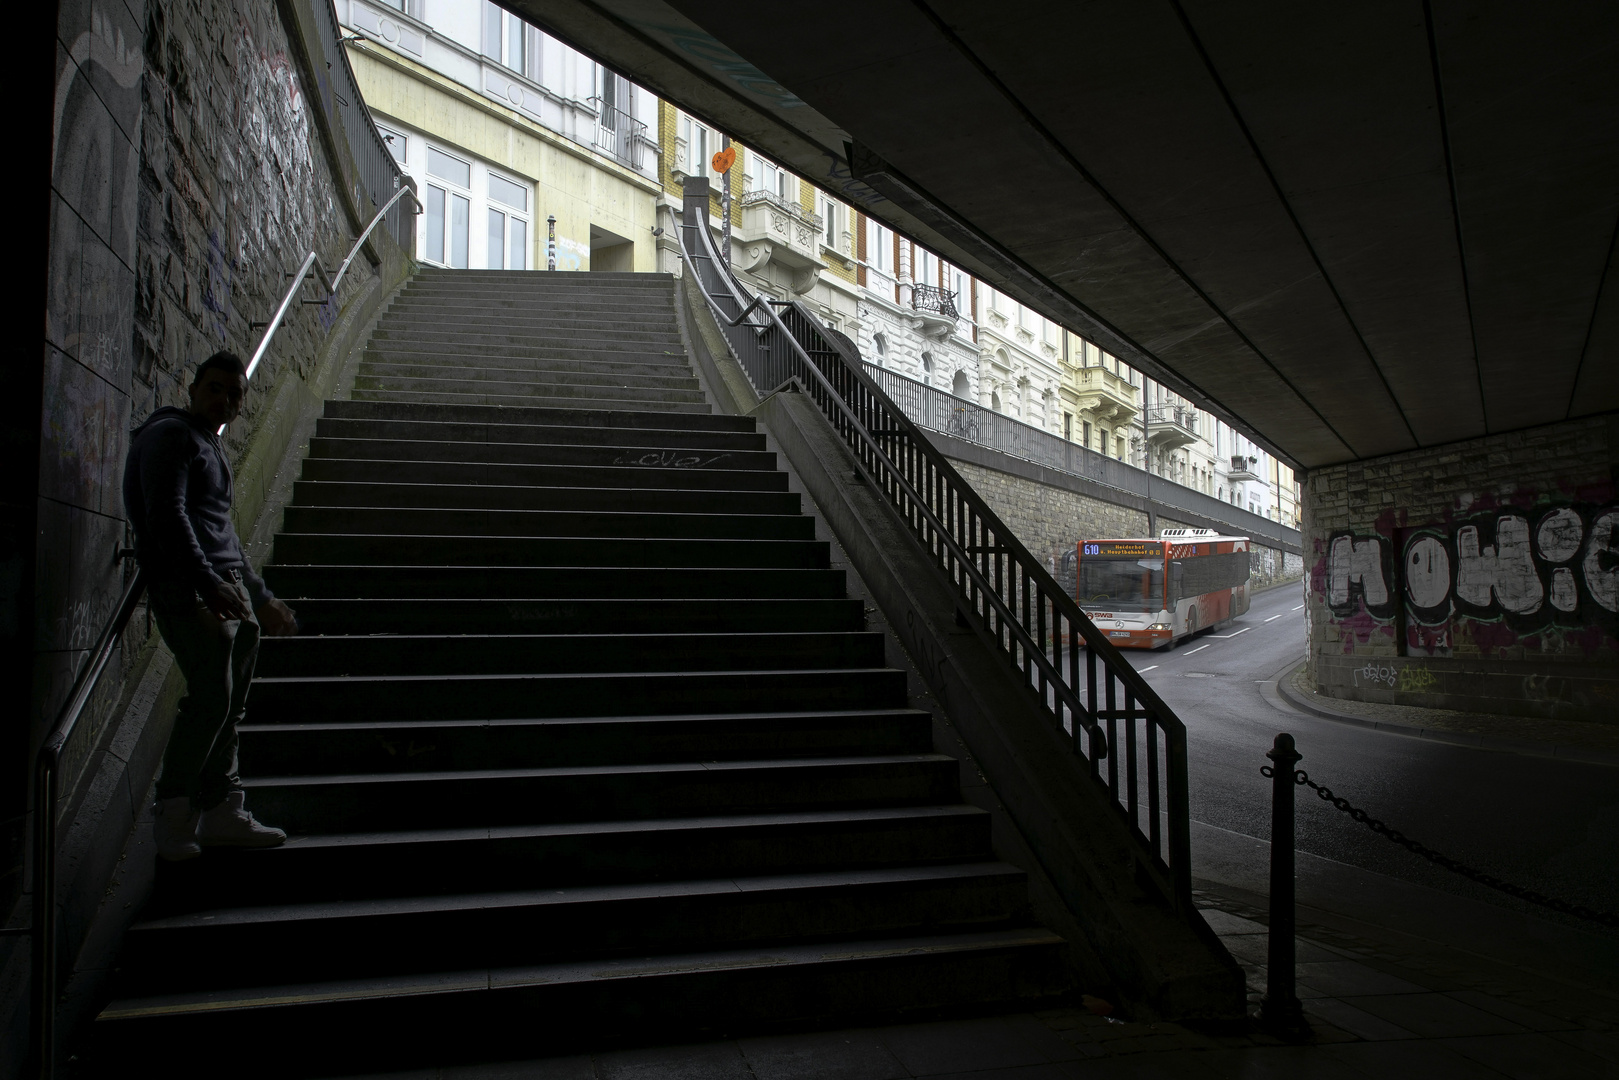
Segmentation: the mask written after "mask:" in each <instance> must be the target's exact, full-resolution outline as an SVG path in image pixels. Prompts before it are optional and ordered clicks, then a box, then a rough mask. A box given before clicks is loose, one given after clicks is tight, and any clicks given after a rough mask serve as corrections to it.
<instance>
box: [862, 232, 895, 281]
mask: <svg viewBox="0 0 1619 1080" xmlns="http://www.w3.org/2000/svg"><path fill="white" fill-rule="evenodd" d="M893 236H894V234H893V233H892V232H890V231H889V230H888V229H886V228H884V227H883V226H881V225H879V224H877V223H876V222H875V221H869V220H868V221H867V223H866V264H867V265H868V266H870V267H871V268H872V269H874V270H881V271H882V272H883V273H885V274H886V273H888V270H889V267H890V264H891V260H892V258H893V246H894V245H893Z"/></svg>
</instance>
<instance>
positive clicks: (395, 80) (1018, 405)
mask: <svg viewBox="0 0 1619 1080" xmlns="http://www.w3.org/2000/svg"><path fill="white" fill-rule="evenodd" d="M336 4H337V12H338V17H339V20H340V22H341V23H342V24H343V26H344V27H345V28H346V29H347V30H348V31H349V35H350V37H349V52H350V61H351V63H352V65H353V67H354V71H355V76H356V79H357V80H358V82H359V84H360V88H361V92H362V93H363V94H364V95H365V99H366V102H367V104H368V106H369V107H370V109H371V111H372V113H373V114H374V115H375V116H376V118H377V122H378V126H379V128H380V129H381V131H382V134H383V137H384V138H385V139H386V140H387V142H388V145H389V147H390V149H392V151H393V153H394V156H395V158H396V159H397V160H398V161H399V163H400V165H401V168H402V169H403V170H404V171H405V173H406V174H407V175H409V176H410V177H411V178H412V179H413V180H414V181H415V183H416V185H417V190H418V191H419V192H420V194H421V197H422V202H423V208H424V212H423V214H422V216H421V217H420V218H419V219H418V229H417V251H416V256H417V258H418V259H419V260H421V261H422V262H424V263H427V264H430V265H437V266H447V267H461V268H466V267H476V268H503V269H512V270H548V269H555V270H558V271H573V270H619V271H643V272H646V271H655V270H661V271H676V270H677V269H678V258H677V256H676V253H675V250H674V246H673V238H672V237H671V236H669V235H668V233H667V226H668V225H669V224H670V222H671V220H672V219H670V218H669V217H668V215H667V210H668V209H670V208H674V207H677V206H678V205H679V204H680V198H681V191H682V186H683V183H684V181H685V179H686V178H687V177H688V176H697V175H701V176H705V177H706V178H708V180H709V181H710V184H711V187H712V190H713V191H714V193H715V195H714V197H713V199H712V200H711V202H710V211H711V224H712V225H713V226H714V227H715V228H716V229H722V228H724V227H725V226H726V225H727V224H728V225H729V233H730V239H731V244H730V254H731V258H732V265H733V268H734V269H735V270H736V272H737V274H738V276H739V277H741V278H742V280H744V281H745V282H747V283H748V284H749V285H751V286H753V287H755V288H757V289H759V290H761V291H763V292H766V293H769V294H771V295H773V296H776V297H778V298H782V299H793V300H797V301H801V302H803V303H804V304H806V305H807V306H808V307H809V308H810V309H811V310H812V311H814V312H815V313H816V314H817V315H818V316H819V317H820V318H821V319H822V320H823V321H824V322H825V323H826V324H827V325H828V326H830V327H831V328H832V329H834V330H838V331H840V332H842V333H844V334H846V335H848V336H849V337H850V338H851V339H853V340H854V341H855V342H856V343H857V344H858V346H859V348H860V352H861V355H862V357H863V358H864V359H865V360H866V361H867V362H868V363H870V364H872V365H874V366H875V367H877V368H881V369H883V370H885V371H890V372H893V373H895V374H897V375H900V376H903V377H905V378H908V379H913V380H915V381H917V382H920V383H923V384H925V385H927V386H929V387H932V388H933V389H935V390H938V391H940V392H942V393H945V394H949V395H952V396H954V397H955V398H959V399H962V401H963V403H964V404H963V409H964V410H966V409H969V408H975V409H982V410H990V411H992V412H995V413H998V414H1001V415H1003V416H1005V417H1008V418H1010V419H1012V420H1015V421H1018V422H1020V423H1023V424H1027V425H1029V426H1030V427H1033V428H1037V429H1039V430H1041V431H1044V432H1046V433H1049V434H1051V435H1054V436H1057V437H1060V438H1062V439H1065V440H1067V441H1069V442H1072V443H1075V444H1077V445H1080V446H1084V447H1086V448H1088V449H1090V450H1092V451H1095V452H1097V453H1101V454H1105V455H1106V456H1108V457H1111V458H1116V459H1118V460H1120V461H1125V462H1128V463H1129V464H1131V465H1135V466H1137V467H1139V468H1142V469H1146V470H1148V471H1150V472H1153V473H1155V474H1157V475H1160V476H1163V477H1165V478H1166V479H1169V480H1172V481H1174V482H1175V483H1178V484H1181V485H1184V486H1186V487H1190V488H1193V489H1195V490H1198V491H1201V492H1204V493H1206V494H1208V495H1212V496H1214V497H1216V498H1218V499H1220V500H1221V501H1224V502H1228V503H1230V504H1231V505H1233V506H1239V507H1242V508H1243V509H1246V510H1250V511H1252V512H1254V513H1258V514H1261V515H1263V516H1265V517H1268V518H1271V519H1272V520H1276V521H1279V522H1281V523H1283V524H1286V525H1288V526H1291V527H1296V526H1297V524H1298V511H1299V505H1300V499H1299V485H1298V483H1297V480H1296V477H1294V475H1293V473H1292V471H1291V470H1290V469H1289V468H1288V467H1287V466H1286V465H1285V464H1284V463H1282V462H1280V461H1278V460H1276V459H1274V458H1273V457H1271V456H1270V455H1269V454H1268V453H1266V452H1265V451H1264V449H1263V448H1261V447H1258V446H1256V445H1254V444H1253V443H1251V442H1250V441H1249V440H1247V439H1246V438H1244V437H1243V436H1242V435H1241V434H1240V433H1239V432H1237V431H1235V430H1234V429H1233V428H1231V427H1230V426H1229V425H1227V424H1224V423H1223V422H1221V421H1220V420H1218V419H1217V418H1215V417H1214V416H1212V415H1210V414H1208V413H1206V412H1204V411H1203V410H1200V409H1199V408H1198V407H1197V406H1196V405H1195V404H1194V403H1192V402H1190V401H1187V400H1186V399H1184V398H1182V397H1180V396H1178V395H1176V394H1174V393H1173V392H1172V391H1170V390H1169V389H1168V388H1167V387H1164V386H1162V385H1160V384H1158V383H1156V382H1155V381H1153V380H1151V379H1148V378H1146V377H1145V376H1144V375H1143V374H1142V373H1141V372H1138V371H1135V370H1134V369H1132V368H1130V367H1129V366H1128V365H1127V364H1124V363H1122V362H1121V361H1120V360H1119V359H1118V358H1117V357H1114V356H1112V355H1110V354H1108V353H1107V352H1105V351H1104V350H1102V349H1101V348H1099V347H1098V346H1097V345H1095V344H1094V343H1092V342H1089V341H1086V340H1085V339H1083V338H1081V337H1079V336H1078V335H1076V334H1073V333H1072V332H1070V331H1068V330H1067V329H1065V328H1063V327H1061V326H1059V325H1057V324H1055V323H1053V322H1051V321H1050V320H1048V319H1046V318H1044V317H1043V316H1041V315H1040V314H1039V313H1038V312H1036V311H1033V310H1032V309H1030V308H1028V307H1026V306H1024V305H1022V304H1020V303H1018V302H1017V301H1016V300H1014V299H1012V298H1011V297H1009V296H1006V295H1005V294H1003V293H1001V292H999V291H998V290H996V289H995V288H994V287H993V286H991V285H990V284H989V283H987V282H983V281H979V280H977V279H975V278H974V277H973V276H972V275H971V274H969V273H967V272H966V271H965V270H963V269H961V268H960V267H956V266H953V265H951V264H950V263H949V262H947V261H946V260H944V259H942V258H940V257H939V256H938V255H937V254H936V253H934V252H932V251H929V250H928V249H926V248H924V247H922V246H921V245H919V244H915V243H913V242H911V241H910V240H909V239H907V238H906V237H903V236H901V235H899V234H897V233H895V232H894V230H892V229H890V228H888V227H887V226H886V225H884V224H883V223H882V222H880V221H878V220H876V219H874V218H871V217H868V216H867V215H865V214H862V213H860V212H858V211H856V210H855V209H854V208H853V207H850V206H848V205H846V204H844V203H842V202H840V201H839V200H838V199H837V198H836V197H835V196H833V195H832V194H830V193H828V192H825V191H821V190H819V189H818V188H816V187H815V186H813V185H811V184H809V183H808V182H807V181H804V180H803V179H801V178H799V177H797V176H795V175H793V174H792V173H790V172H788V171H787V170H785V169H782V168H781V167H780V166H779V165H777V164H776V163H775V162H774V161H772V160H770V159H769V158H768V157H766V156H765V155H763V154H760V153H758V152H757V151H754V150H752V149H751V148H748V147H744V146H741V145H740V144H732V143H731V142H730V140H729V138H728V136H727V135H726V133H724V132H722V131H720V130H718V129H717V128H715V127H714V126H712V125H710V124H708V123H707V122H705V121H704V120H703V119H702V118H700V117H697V116H694V115H691V114H689V113H687V112H685V111H684V110H682V109H680V108H679V107H678V106H676V105H675V104H673V103H672V102H667V101H663V100H660V99H659V98H658V97H657V96H656V95H654V94H652V93H650V92H648V91H647V90H645V89H644V88H642V87H639V86H636V85H635V84H634V83H632V82H631V81H629V80H628V79H626V78H625V77H623V76H622V75H619V74H617V73H615V72H613V71H611V70H609V69H607V68H605V67H603V66H601V65H599V64H596V63H595V62H593V61H592V60H591V59H590V58H589V57H587V56H585V55H583V54H581V53H579V52H577V51H575V50H574V49H572V48H570V47H568V46H567V45H565V44H564V43H562V42H561V41H559V40H557V39H556V38H554V37H552V36H550V35H549V34H547V33H545V32H544V31H543V30H541V29H540V28H538V27H535V26H531V25H528V24H526V23H524V22H522V21H521V20H519V19H518V18H516V17H515V16H513V15H511V14H510V13H508V12H506V11H505V10H504V9H502V8H499V7H497V6H496V5H494V4H493V3H490V2H489V0H336ZM727 149H730V150H733V151H734V157H733V159H732V164H731V167H730V168H729V169H728V170H726V172H725V173H724V174H723V175H722V174H720V173H718V172H716V171H715V169H714V156H715V155H716V154H718V153H720V152H722V151H725V150H727ZM727 196H728V197H727ZM727 217H728V221H727ZM659 230H664V231H663V232H662V233H661V234H660V231H659Z"/></svg>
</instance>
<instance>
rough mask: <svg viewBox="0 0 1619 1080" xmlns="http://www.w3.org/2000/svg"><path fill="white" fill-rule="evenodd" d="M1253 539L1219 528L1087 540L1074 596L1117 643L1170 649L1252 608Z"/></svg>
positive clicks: (1082, 548) (1082, 547)
mask: <svg viewBox="0 0 1619 1080" xmlns="http://www.w3.org/2000/svg"><path fill="white" fill-rule="evenodd" d="M1248 543H1249V541H1248V537H1246V536H1220V535H1219V534H1217V533H1215V532H1214V531H1213V530H1212V529H1165V530H1163V532H1161V533H1160V534H1159V538H1158V539H1157V540H1081V541H1080V543H1079V566H1078V573H1077V575H1076V576H1075V579H1074V599H1075V600H1076V601H1077V602H1078V603H1079V606H1080V608H1082V609H1083V610H1084V612H1085V614H1087V615H1089V616H1090V617H1091V621H1092V622H1094V623H1095V624H1096V627H1097V629H1098V630H1101V631H1102V632H1103V633H1105V634H1106V635H1107V636H1108V639H1109V640H1111V641H1112V642H1113V644H1115V645H1117V646H1119V647H1121V648H1131V649H1159V648H1163V647H1164V646H1166V645H1170V644H1172V643H1174V642H1175V641H1177V640H1179V639H1180V638H1184V637H1186V636H1187V635H1188V634H1194V633H1196V632H1197V631H1199V630H1203V629H1207V628H1208V627H1211V626H1220V625H1222V624H1224V623H1227V622H1230V621H1231V620H1232V619H1235V618H1236V617H1237V616H1238V615H1241V614H1243V613H1244V612H1245V611H1247V610H1248V573H1249V561H1248V560H1249V557H1248Z"/></svg>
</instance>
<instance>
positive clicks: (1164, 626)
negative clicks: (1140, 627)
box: [1147, 622, 1170, 630]
mask: <svg viewBox="0 0 1619 1080" xmlns="http://www.w3.org/2000/svg"><path fill="white" fill-rule="evenodd" d="M1169 628H1170V627H1169V624H1168V623H1166V622H1155V623H1153V624H1152V625H1151V626H1149V627H1147V629H1148V630H1168V629H1169Z"/></svg>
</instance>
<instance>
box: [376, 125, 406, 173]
mask: <svg viewBox="0 0 1619 1080" xmlns="http://www.w3.org/2000/svg"><path fill="white" fill-rule="evenodd" d="M377 134H378V135H381V136H382V141H383V143H384V144H386V145H387V147H388V153H390V154H392V155H393V156H394V160H395V161H397V162H399V164H401V165H403V164H405V163H406V162H407V161H408V160H409V159H410V154H409V150H410V140H409V139H407V138H405V136H403V135H401V134H400V133H399V132H397V131H394V130H393V129H392V128H385V127H383V126H382V125H381V124H378V125H377Z"/></svg>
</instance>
